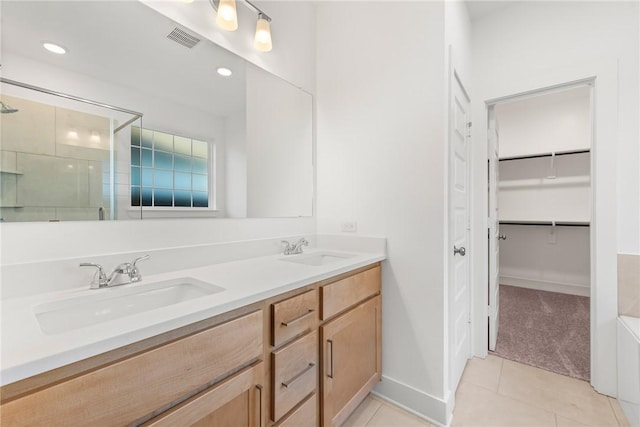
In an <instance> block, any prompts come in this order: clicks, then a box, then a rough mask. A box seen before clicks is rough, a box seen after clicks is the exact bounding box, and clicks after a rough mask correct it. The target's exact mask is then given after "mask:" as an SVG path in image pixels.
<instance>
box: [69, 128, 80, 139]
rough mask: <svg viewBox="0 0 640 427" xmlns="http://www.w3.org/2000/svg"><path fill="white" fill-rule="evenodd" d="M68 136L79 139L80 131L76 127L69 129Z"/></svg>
mask: <svg viewBox="0 0 640 427" xmlns="http://www.w3.org/2000/svg"><path fill="white" fill-rule="evenodd" d="M67 138H69V139H78V131H77V130H75V129H74V128H71V129H69V131H68V132H67Z"/></svg>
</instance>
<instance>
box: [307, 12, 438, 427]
mask: <svg viewBox="0 0 640 427" xmlns="http://www.w3.org/2000/svg"><path fill="white" fill-rule="evenodd" d="M317 11H318V18H317V29H318V32H317V42H318V44H317V65H318V67H317V82H316V96H317V129H318V130H317V141H318V142H317V173H318V214H317V215H318V230H319V232H326V233H336V232H338V233H339V232H340V231H341V224H342V222H344V221H356V222H357V232H358V233H361V234H363V235H380V236H386V237H387V250H388V257H389V259H388V261H387V262H385V263H384V265H383V269H382V271H383V278H382V283H383V290H382V292H383V295H384V298H383V313H386V314H384V315H383V332H382V334H383V337H384V344H383V354H382V358H383V364H382V366H383V372H382V374H383V380H382V382H381V383H380V384H379V385H378V387H377V388H376V390H377V392H378V393H380V394H382V395H384V396H385V397H387V398H389V399H392V400H395V401H397V402H400V403H401V404H403V405H404V406H405V407H407V408H409V409H411V410H413V411H415V412H417V413H420V414H421V415H423V416H427V417H430V418H431V419H434V420H438V422H441V423H445V422H446V420H445V418H446V403H445V384H444V382H445V360H444V358H445V350H444V348H445V340H446V338H445V323H444V318H445V311H444V310H445V309H444V305H445V304H444V300H445V290H444V281H445V268H444V266H445V255H444V250H443V248H444V238H445V231H444V221H445V214H446V203H445V166H444V159H445V156H446V151H445V148H446V146H445V129H446V127H445V123H446V117H445V104H446V103H445V94H446V72H447V71H446V67H445V40H444V5H443V3H436V2H433V3H431V2H414V3H412V2H393V3H392V2H326V3H319V4H318V5H317ZM390 11H392V15H393V19H389V13H390Z"/></svg>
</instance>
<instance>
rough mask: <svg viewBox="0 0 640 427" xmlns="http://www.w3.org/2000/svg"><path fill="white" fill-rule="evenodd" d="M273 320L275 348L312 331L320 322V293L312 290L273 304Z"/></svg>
mask: <svg viewBox="0 0 640 427" xmlns="http://www.w3.org/2000/svg"><path fill="white" fill-rule="evenodd" d="M271 319H272V320H271V325H272V326H271V345H273V346H274V347H278V346H279V345H281V344H283V343H285V342H287V341H288V340H290V339H291V338H294V337H296V336H298V335H301V334H303V333H305V332H308V331H310V330H311V329H313V328H314V327H315V326H316V323H317V321H318V291H317V290H316V289H311V290H309V291H307V292H304V293H302V294H299V295H296V296H293V297H291V298H288V299H285V300H284V301H278V302H277V303H274V304H272V305H271Z"/></svg>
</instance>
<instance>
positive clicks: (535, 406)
mask: <svg viewBox="0 0 640 427" xmlns="http://www.w3.org/2000/svg"><path fill="white" fill-rule="evenodd" d="M536 369H541V368H536ZM557 375H560V374H557ZM594 391H595V390H594ZM596 393H597V392H596ZM496 394H498V395H499V396H502V397H505V398H508V399H511V400H513V401H516V402H519V403H522V404H525V405H527V406H529V407H531V408H535V409H538V410H540V411H546V412H551V413H553V414H555V415H558V414H557V412H556V411H555V410H554V409H550V408H547V407H544V406H542V405H537V404H534V403H531V402H529V401H525V400H524V399H520V398H518V397H516V396H511V395H509V394H504V393H499V392H498V393H496ZM598 394H599V393H598ZM607 400H609V399H608V397H607ZM609 407H610V408H611V402H609ZM611 411H612V412H613V419H614V420H615V421H616V423H618V425H619V421H618V418H617V417H616V415H615V411H613V408H611ZM560 416H561V417H563V418H567V419H570V420H571V421H575V422H577V423H581V424H584V423H583V422H582V421H577V420H575V419H573V418H570V417H567V416H565V415H560Z"/></svg>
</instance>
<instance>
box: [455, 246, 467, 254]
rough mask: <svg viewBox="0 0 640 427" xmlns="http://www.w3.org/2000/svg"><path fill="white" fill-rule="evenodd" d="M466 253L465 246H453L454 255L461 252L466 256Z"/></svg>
mask: <svg viewBox="0 0 640 427" xmlns="http://www.w3.org/2000/svg"><path fill="white" fill-rule="evenodd" d="M466 253H467V250H466V249H465V248H464V246H461V247H460V248H456V247H455V246H454V247H453V255H458V254H460V256H465V255H466Z"/></svg>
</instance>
